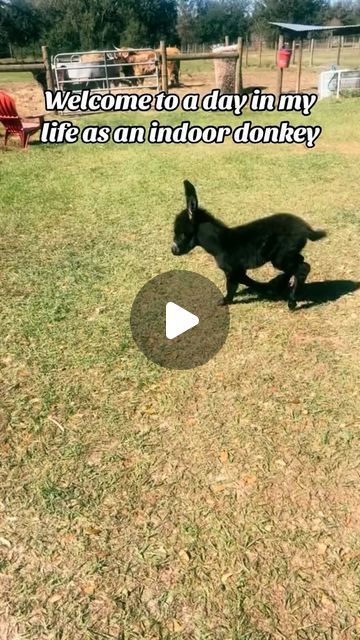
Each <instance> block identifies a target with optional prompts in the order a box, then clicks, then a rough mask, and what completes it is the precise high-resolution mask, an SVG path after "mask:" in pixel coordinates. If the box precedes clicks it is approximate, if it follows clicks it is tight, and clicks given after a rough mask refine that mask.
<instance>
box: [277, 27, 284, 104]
mask: <svg viewBox="0 0 360 640" xmlns="http://www.w3.org/2000/svg"><path fill="white" fill-rule="evenodd" d="M283 44H284V36H283V35H282V34H280V35H279V45H278V46H279V48H278V51H279V50H280V49H282V47H283ZM276 63H277V52H276ZM283 73H284V69H282V68H281V69H280V68H279V67H278V70H277V88H276V93H277V96H280V95H281V93H282V84H283Z"/></svg>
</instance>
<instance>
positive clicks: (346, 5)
mask: <svg viewBox="0 0 360 640" xmlns="http://www.w3.org/2000/svg"><path fill="white" fill-rule="evenodd" d="M269 20H275V21H276V20H280V21H286V22H302V23H313V24H314V23H315V24H324V23H329V22H331V21H334V23H338V24H351V23H354V22H360V0H337V1H336V2H335V3H334V2H331V1H330V0H287V1H286V2H284V0H253V1H252V2H251V1H249V0H0V55H3V51H4V50H9V49H10V53H11V49H12V47H14V46H15V47H16V46H18V47H25V48H26V47H28V46H30V45H31V46H33V47H34V46H35V47H39V46H40V45H41V44H48V45H49V46H50V48H51V49H52V50H53V51H56V52H58V53H60V52H63V51H78V50H80V51H86V50H90V49H102V48H112V47H113V45H116V46H134V47H146V46H154V45H158V43H159V41H160V40H161V39H163V40H165V41H166V42H167V43H168V44H180V43H181V44H183V45H186V44H188V43H194V42H198V43H208V44H215V43H219V42H223V41H224V38H225V36H226V35H227V36H229V38H230V40H233V41H234V40H235V39H236V38H237V37H238V36H239V35H242V36H245V35H249V34H251V33H256V34H262V35H264V36H268V35H269V33H270V32H271V27H269V25H268V22H269Z"/></svg>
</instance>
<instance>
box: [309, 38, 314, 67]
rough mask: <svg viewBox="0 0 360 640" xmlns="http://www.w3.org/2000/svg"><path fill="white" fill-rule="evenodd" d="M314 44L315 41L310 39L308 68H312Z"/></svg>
mask: <svg viewBox="0 0 360 640" xmlns="http://www.w3.org/2000/svg"><path fill="white" fill-rule="evenodd" d="M314 44H315V40H314V38H311V42H310V62H309V64H310V67H312V66H313V64H314Z"/></svg>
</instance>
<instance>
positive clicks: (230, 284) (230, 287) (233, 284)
mask: <svg viewBox="0 0 360 640" xmlns="http://www.w3.org/2000/svg"><path fill="white" fill-rule="evenodd" d="M225 276H226V295H225V296H224V297H223V298H222V299H221V300H220V302H219V304H220V305H226V304H232V301H233V300H234V295H235V293H236V290H237V288H238V284H239V280H238V277H237V274H236V273H235V272H233V271H228V272H225Z"/></svg>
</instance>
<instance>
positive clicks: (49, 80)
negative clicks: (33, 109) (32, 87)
mask: <svg viewBox="0 0 360 640" xmlns="http://www.w3.org/2000/svg"><path fill="white" fill-rule="evenodd" d="M41 54H42V59H43V62H44V67H45V73H46V86H47V88H48V89H50V91H54V88H55V85H54V77H53V73H52V68H51V57H50V53H49V49H48V48H47V46H43V47H41Z"/></svg>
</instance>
